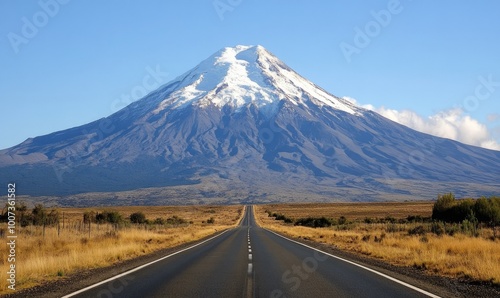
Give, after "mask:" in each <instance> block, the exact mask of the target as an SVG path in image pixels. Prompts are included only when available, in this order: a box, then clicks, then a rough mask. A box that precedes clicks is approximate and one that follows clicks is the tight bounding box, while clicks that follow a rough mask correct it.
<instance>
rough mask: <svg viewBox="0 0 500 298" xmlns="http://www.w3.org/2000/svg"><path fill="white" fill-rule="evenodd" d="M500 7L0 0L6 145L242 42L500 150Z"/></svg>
mask: <svg viewBox="0 0 500 298" xmlns="http://www.w3.org/2000/svg"><path fill="white" fill-rule="evenodd" d="M498 12H500V2H499V1H493V0H491V1H474V2H472V1H430V0H421V1H417V0H413V1H411V0H401V1H397V0H382V1H374V0H370V1H260V0H216V1H214V0H198V1H195V0H190V1H97V0H94V1H78V0H72V1H68V0H64V1H63V0H41V1H15V0H0V94H1V95H0V96H1V97H0V100H1V101H0V103H1V111H2V117H0V128H1V130H0V148H7V147H11V146H13V145H16V144H18V143H20V142H22V141H24V140H25V139H26V138H28V137H35V136H38V135H43V134H47V133H51V132H54V131H58V130H62V129H66V128H70V127H74V126H77V125H81V124H85V123H88V122H90V121H93V120H96V119H99V118H101V117H105V116H107V115H109V114H111V113H113V112H115V111H116V110H117V108H118V106H119V105H117V104H116V102H117V101H119V99H120V98H122V96H123V95H130V94H132V93H133V92H134V90H136V89H134V88H136V87H137V86H142V85H143V80H144V79H145V78H147V77H148V75H151V71H152V70H160V72H161V73H162V75H161V76H159V77H158V78H159V79H158V80H157V82H156V81H155V83H158V84H163V83H166V82H167V81H169V80H171V79H174V78H175V77H176V76H177V75H180V74H182V73H183V72H185V71H187V70H189V69H190V68H192V67H194V66H195V65H196V64H197V63H198V62H200V61H201V60H203V59H205V58H207V57H208V56H210V55H211V54H212V53H213V52H215V51H217V50H219V49H220V48H223V47H225V46H234V45H237V44H245V45H256V44H261V45H263V46H264V47H266V48H267V49H268V50H270V51H271V52H273V53H274V54H275V55H276V56H278V57H279V58H280V59H281V60H283V61H284V62H285V63H287V64H288V65H289V66H290V67H292V68H293V69H295V70H296V71H297V72H299V73H300V74H302V75H303V76H305V77H306V78H308V79H310V80H311V81H313V82H315V83H316V84H318V85H319V86H321V87H323V88H324V89H326V90H327V91H329V92H330V93H332V94H334V95H337V96H341V97H342V96H346V97H350V98H353V99H355V100H356V101H357V102H358V104H361V105H365V106H366V107H370V108H371V109H374V110H376V111H378V112H380V113H381V114H383V115H385V116H387V117H389V118H391V119H393V120H396V121H399V122H401V123H403V124H405V125H408V126H410V127H413V128H415V129H419V130H422V131H425V132H431V133H434V134H437V135H441V136H445V137H449V138H455V139H458V140H461V141H464V142H468V143H471V144H474V145H481V146H484V147H490V148H497V147H495V146H497V145H498V143H500V58H499V53H500V39H499V38H498V37H499V35H498V30H499V29H500V18H499V17H498V16H499V14H498ZM136 94H139V93H136ZM498 149H500V147H498Z"/></svg>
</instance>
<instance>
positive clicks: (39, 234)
mask: <svg viewBox="0 0 500 298" xmlns="http://www.w3.org/2000/svg"><path fill="white" fill-rule="evenodd" d="M17 207H18V208H17V214H16V215H17V220H18V223H17V227H16V229H17V235H18V238H17V247H16V250H17V251H16V254H17V256H18V257H17V258H16V267H17V268H18V271H17V286H16V288H17V289H21V288H26V287H30V286H34V285H36V284H39V283H41V282H44V281H47V280H54V279H57V278H64V277H65V276H67V275H71V274H72V273H75V272H77V271H80V270H88V269H92V268H97V267H104V266H109V265H111V264H114V263H116V262H120V261H124V260H127V259H132V258H134V257H137V256H140V255H144V254H148V253H151V252H154V251H157V250H160V249H164V248H169V247H174V246H177V245H180V244H183V243H188V242H192V241H196V240H199V239H202V238H204V237H207V236H210V235H211V234H214V233H216V232H218V231H222V230H224V229H228V228H230V227H233V226H235V225H236V224H237V223H238V221H239V219H240V218H241V217H242V215H243V213H242V210H243V207H242V206H179V207H159V206H158V207H156V206H154V207H110V208H107V209H106V208H104V209H103V208H85V209H78V208H61V209H51V210H47V209H46V208H44V207H43V206H42V205H37V206H35V207H34V208H33V209H32V210H29V209H28V208H26V206H24V205H22V204H20V205H18V206H17ZM4 212H5V210H4V211H2V213H1V214H2V219H5V216H4V214H3V213H4ZM6 227H7V224H6V223H3V222H2V223H1V224H0V239H4V241H2V242H6V239H5V238H6ZM0 255H1V256H6V255H8V246H7V245H0ZM6 266H7V259H6V258H5V257H2V258H0V268H6ZM6 271H7V270H3V269H2V273H1V274H0V294H5V293H7V292H8V291H7V282H6V279H7V278H6Z"/></svg>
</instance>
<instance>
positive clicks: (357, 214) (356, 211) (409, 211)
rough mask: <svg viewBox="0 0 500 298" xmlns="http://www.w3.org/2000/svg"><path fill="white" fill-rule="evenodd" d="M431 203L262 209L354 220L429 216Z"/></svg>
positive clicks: (320, 204)
mask: <svg viewBox="0 0 500 298" xmlns="http://www.w3.org/2000/svg"><path fill="white" fill-rule="evenodd" d="M432 206H433V202H428V201H425V202H402V203H401V202H384V203H304V204H269V205H265V208H264V209H268V210H270V211H272V212H277V213H282V214H285V215H286V216H287V217H290V218H294V219H296V218H302V217H307V216H311V215H313V216H315V217H321V216H325V217H336V218H338V217H340V216H345V217H346V218H347V219H350V220H356V219H364V218H365V217H378V218H383V217H386V216H392V217H394V218H406V217H407V216H408V215H420V216H424V217H425V216H431V214H432Z"/></svg>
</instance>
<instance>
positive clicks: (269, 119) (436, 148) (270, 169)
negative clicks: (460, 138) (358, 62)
mask: <svg viewBox="0 0 500 298" xmlns="http://www.w3.org/2000/svg"><path fill="white" fill-rule="evenodd" d="M0 169H1V172H0V179H2V180H4V179H8V180H11V181H20V182H21V181H22V185H23V187H22V188H20V191H22V192H24V193H25V194H31V195H67V194H75V193H81V192H94V191H122V190H131V189H136V188H144V187H165V186H179V185H185V189H187V190H189V191H190V193H192V194H197V195H200V193H201V195H200V196H210V197H215V196H223V195H224V192H227V191H229V190H231V188H232V187H238V188H239V189H241V190H242V191H241V193H239V194H238V195H240V196H243V197H247V198H254V200H257V201H258V200H259V198H260V199H262V198H264V197H265V196H269V195H274V196H278V197H279V196H281V194H284V193H287V196H289V195H290V194H289V192H290V191H291V192H292V193H296V194H300V195H301V196H303V194H308V193H311V194H316V195H324V196H328V197H330V196H342V198H343V199H380V198H383V197H384V196H385V197H387V196H388V195H404V196H405V198H408V197H414V198H417V197H419V196H424V197H434V196H435V194H436V191H437V190H441V189H443V190H444V189H448V190H449V191H457V192H459V193H462V194H465V195H467V194H468V195H480V194H491V193H494V192H498V190H500V185H499V184H498V177H500V152H498V151H492V150H487V149H482V148H478V147H473V146H468V145H464V144H461V143H458V142H455V141H451V140H447V139H442V138H437V137H433V136H430V135H426V134H423V133H419V132H416V131H414V130H411V129H409V128H407V127H405V126H402V125H399V124H397V123H395V122H392V121H390V120H388V119H386V118H384V117H382V116H380V115H378V114H376V113H374V112H371V111H368V110H365V109H362V108H360V107H356V106H354V105H353V104H352V103H350V102H348V101H346V100H344V99H341V98H337V97H335V96H333V95H331V94H329V93H327V92H326V91H324V90H323V89H321V88H319V87H317V86H316V85H314V84H313V83H312V82H310V81H308V80H306V79H304V78H302V77H301V76H300V75H299V74H297V73H296V72H294V71H293V70H292V69H290V68H289V67H288V66H286V65H285V64H284V63H283V62H281V61H280V60H279V59H278V58H276V57H275V56H274V55H272V54H271V53H269V52H268V51H267V50H265V49H264V48H262V47H261V46H255V47H248V46H237V47H234V48H225V49H222V50H221V51H219V52H217V53H215V54H214V55H212V56H210V57H209V58H208V59H206V60H205V61H203V62H201V63H200V64H199V65H197V66H196V67H195V68H193V69H192V70H190V71H188V72H186V73H185V74H183V75H181V76H179V77H178V78H176V79H174V80H173V81H171V82H169V83H167V84H166V85H164V86H162V87H160V88H159V89H158V90H156V91H154V92H152V93H150V94H149V95H147V96H146V97H144V98H143V99H141V100H139V101H137V102H134V103H132V104H131V105H130V106H128V107H126V108H124V109H123V110H121V111H119V112H117V113H115V114H113V115H111V116H109V117H107V118H104V119H100V120H98V121H95V122H92V123H89V124H87V125H83V126H81V127H76V128H72V129H69V130H64V131H60V132H56V133H53V134H49V135H46V136H41V137H37V138H33V139H28V140H27V141H25V142H23V143H21V144H19V145H17V146H15V147H13V148H10V149H6V150H2V151H0ZM395 182H397V183H395ZM424 182H425V183H424ZM429 183H430V184H431V185H434V186H435V187H436V189H428V187H427V189H419V187H418V185H423V184H425V185H429ZM465 183H467V184H465ZM214 184H215V185H217V187H215V188H214V187H209V189H210V191H207V190H206V185H214ZM461 185H463V187H461ZM465 185H467V186H466V187H465ZM203 192H205V194H203ZM360 195H362V196H363V197H361V198H360Z"/></svg>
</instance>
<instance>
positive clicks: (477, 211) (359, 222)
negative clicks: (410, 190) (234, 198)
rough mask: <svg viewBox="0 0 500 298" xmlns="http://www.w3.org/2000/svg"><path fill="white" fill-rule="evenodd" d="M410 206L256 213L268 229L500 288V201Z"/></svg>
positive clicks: (267, 208)
mask: <svg viewBox="0 0 500 298" xmlns="http://www.w3.org/2000/svg"><path fill="white" fill-rule="evenodd" d="M404 204H405V203H376V204H372V203H352V204H309V205H308V204H300V205H292V204H290V205H264V206H255V214H256V218H257V222H258V223H259V224H260V225H262V226H263V227H266V228H269V229H271V230H274V231H276V232H280V233H283V234H286V235H288V236H291V237H294V238H302V239H306V240H312V241H316V242H320V243H324V244H327V245H331V246H334V247H337V248H339V249H342V250H347V251H351V252H355V253H358V254H362V255H365V256H368V257H372V258H376V259H380V260H384V261H386V262H389V263H391V264H394V265H399V266H413V267H415V268H419V269H422V270H425V271H426V272H428V273H430V274H439V275H445V276H450V277H457V278H466V279H469V280H474V281H482V282H491V283H492V284H496V285H500V233H499V231H498V229H499V228H498V227H499V226H500V198H481V199H478V200H472V199H467V200H456V199H455V197H454V196H453V194H445V195H440V196H438V199H437V201H436V202H435V203H408V205H407V208H406V211H404ZM371 207H372V208H373V212H370V209H371ZM338 209H341V210H342V211H343V214H344V215H339V214H341V213H339V210H338ZM381 210H384V211H381ZM373 214H377V216H373Z"/></svg>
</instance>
